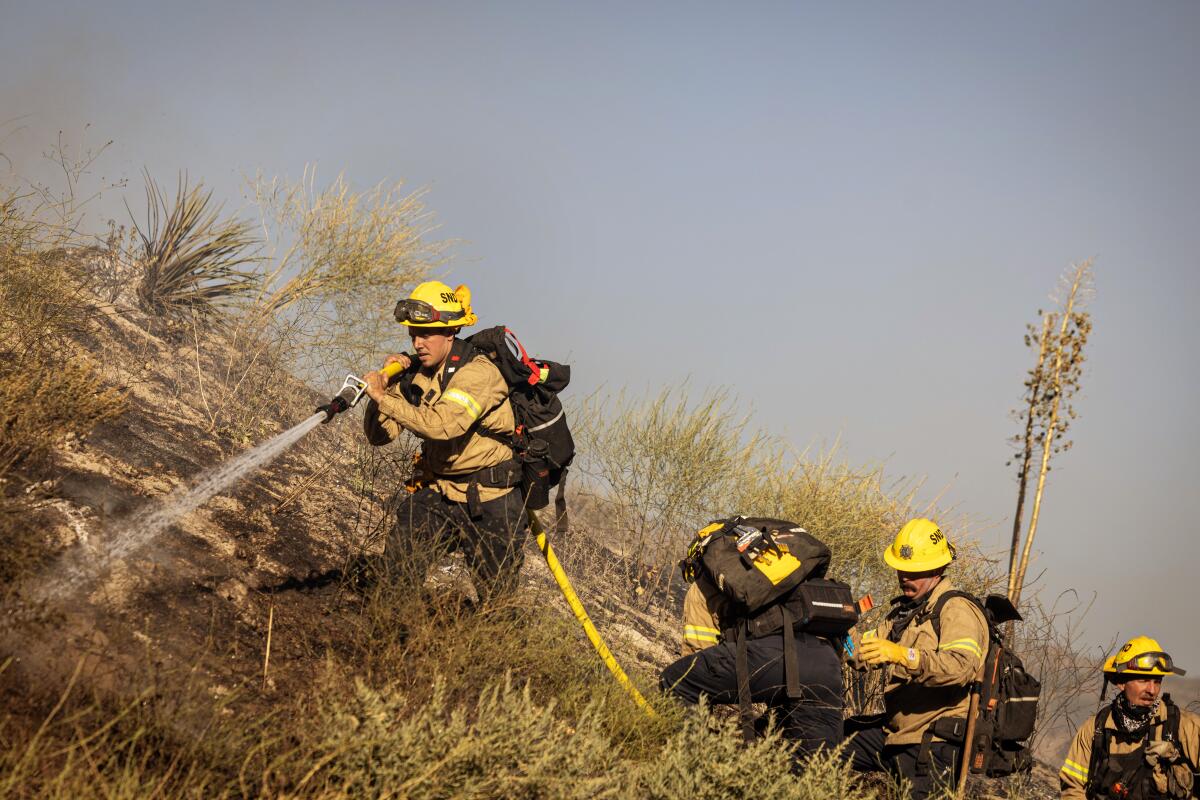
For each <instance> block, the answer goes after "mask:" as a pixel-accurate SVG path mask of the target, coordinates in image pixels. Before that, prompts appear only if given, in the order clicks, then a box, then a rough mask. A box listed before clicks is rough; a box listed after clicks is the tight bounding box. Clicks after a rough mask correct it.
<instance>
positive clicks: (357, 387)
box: [317, 363, 401, 424]
mask: <svg viewBox="0 0 1200 800" xmlns="http://www.w3.org/2000/svg"><path fill="white" fill-rule="evenodd" d="M379 371H380V372H382V373H383V374H384V375H386V376H387V377H388V378H391V377H393V376H395V375H396V374H397V373H399V372H400V371H401V369H400V365H399V364H396V363H391V364H387V365H386V366H384V367H383V369H381V370H379ZM366 393H367V382H366V381H364V380H363V379H362V378H358V377H355V376H354V375H347V376H346V380H345V381H343V382H342V388H341V390H340V391H339V392H338V393H337V394H336V395H334V397H333V399H332V400H330V401H329V402H328V403H326V404H325V405H323V406H317V411H321V412H324V414H325V419H323V420H321V422H322V424H324V423H326V422H329V420H331V419H333V418H334V417H336V416H337V415H338V414H341V413H342V412H343V411H347V410H349V409H351V408H354V407H355V406H356V405H358V401H359V400H362V398H363V395H364V394H366Z"/></svg>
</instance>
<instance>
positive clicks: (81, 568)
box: [35, 363, 400, 600]
mask: <svg viewBox="0 0 1200 800" xmlns="http://www.w3.org/2000/svg"><path fill="white" fill-rule="evenodd" d="M399 371H400V367H399V365H398V364H394V363H393V364H389V365H388V366H387V367H384V369H383V370H382V372H383V373H384V374H385V375H387V376H389V377H391V376H392V375H394V374H396V373H398V372H399ZM365 390H366V383H365V382H364V381H363V380H362V379H361V378H356V377H354V376H353V375H349V376H347V377H346V381H345V383H343V384H342V389H341V391H339V392H338V394H337V395H336V396H335V397H334V398H333V399H332V400H330V401H329V403H328V404H327V405H324V406H322V407H321V408H319V409H317V412H316V413H315V414H313V415H312V416H311V417H309V418H308V419H306V420H304V421H303V422H301V423H299V424H297V425H294V426H293V427H291V428H289V429H288V430H286V431H284V432H283V433H281V434H279V435H278V436H275V437H274V438H272V439H268V440H267V441H265V442H263V443H262V444H260V445H258V446H257V447H254V448H252V449H250V450H247V451H246V452H244V453H241V454H240V455H237V456H235V457H233V458H231V459H229V460H228V461H225V462H223V463H221V464H217V465H216V466H214V467H212V468H210V469H208V470H206V471H204V472H203V473H201V474H200V475H199V477H197V478H196V479H195V480H193V481H192V482H191V485H190V486H186V487H180V488H179V489H176V490H175V491H174V492H171V493H170V494H169V495H167V496H166V497H164V498H163V499H162V500H161V501H157V502H154V503H153V504H151V505H150V506H148V507H147V508H145V509H143V510H141V511H139V512H138V513H136V514H134V515H133V516H132V517H131V518H130V519H129V520H127V521H126V522H125V524H124V532H123V533H121V534H119V535H115V536H112V537H111V538H110V539H109V540H108V541H104V542H101V543H100V544H97V545H91V544H90V543H89V544H85V545H83V546H82V547H80V548H78V549H77V550H75V551H74V552H72V553H69V554H68V555H67V556H65V557H64V558H63V559H62V560H61V561H60V562H59V563H58V564H57V565H56V567H55V568H54V574H53V575H52V576H49V577H48V578H47V579H46V580H44V581H43V582H42V583H41V584H40V585H39V586H38V587H37V589H36V591H35V597H36V598H37V599H41V600H48V599H51V598H54V597H58V596H61V595H63V594H65V593H66V592H68V591H70V590H71V589H72V588H73V587H74V586H76V585H77V584H79V583H81V582H83V581H84V580H86V579H87V578H89V577H91V576H93V575H96V574H98V573H99V572H101V571H102V570H104V569H105V568H106V567H107V566H108V565H109V564H112V563H113V562H114V561H119V560H120V559H123V558H126V557H128V556H130V555H131V554H133V553H134V552H136V551H137V550H139V549H140V548H142V547H144V546H145V545H147V544H149V543H150V542H152V541H153V540H154V539H155V538H156V537H157V536H159V535H160V534H161V533H163V532H164V531H166V530H167V528H169V527H171V526H172V525H174V524H175V523H176V522H178V521H179V520H180V519H182V518H183V517H184V516H186V515H187V514H189V513H191V512H192V511H195V510H196V509H197V508H199V507H200V506H202V505H204V504H205V503H207V502H208V501H209V500H211V499H212V498H213V497H214V496H215V495H217V494H219V493H220V492H222V491H224V490H226V489H228V488H229V487H231V486H233V485H234V484H235V483H237V482H238V481H239V480H241V479H242V478H244V477H246V476H247V475H249V474H250V473H251V472H253V471H255V470H257V469H260V468H261V467H264V466H266V465H267V464H269V463H270V462H271V461H274V460H275V459H276V458H278V457H279V456H280V455H281V454H282V453H283V452H284V451H286V450H287V449H288V448H290V447H291V446H292V445H294V444H296V442H298V441H300V440H301V439H302V438H304V436H305V434H307V433H308V432H309V431H311V430H312V429H313V428H315V427H317V426H318V425H320V424H321V423H323V422H328V421H329V420H331V419H333V418H334V417H335V416H336V415H338V414H340V413H341V412H343V411H346V410H347V409H350V408H353V407H354V406H355V405H357V404H358V402H359V400H361V399H362V397H363V394H364V393H365Z"/></svg>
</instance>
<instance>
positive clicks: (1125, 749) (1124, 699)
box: [1058, 636, 1200, 800]
mask: <svg viewBox="0 0 1200 800" xmlns="http://www.w3.org/2000/svg"><path fill="white" fill-rule="evenodd" d="M1183 674H1184V670H1182V669H1180V668H1179V667H1177V666H1175V664H1174V662H1173V661H1172V660H1171V657H1170V656H1169V655H1167V654H1166V653H1165V652H1163V649H1162V646H1161V645H1160V644H1159V643H1158V642H1157V641H1155V640H1154V639H1151V638H1149V637H1148V636H1137V637H1135V638H1133V639H1130V640H1129V641H1128V642H1126V643H1125V645H1124V646H1123V647H1122V648H1121V649H1120V650H1118V651H1117V652H1116V654H1115V655H1112V656H1109V658H1108V660H1107V661H1105V662H1104V688H1105V689H1107V688H1108V684H1109V683H1113V684H1115V685H1116V686H1117V689H1118V690H1119V691H1118V692H1117V695H1116V697H1114V698H1113V701H1112V703H1110V704H1109V705H1108V706H1106V707H1105V708H1104V709H1102V710H1101V711H1100V713H1099V714H1097V715H1095V716H1094V717H1092V718H1091V719H1089V720H1088V721H1087V722H1085V723H1084V724H1083V725H1081V726H1079V731H1078V733H1076V735H1075V740H1074V741H1073V742H1072V743H1071V749H1070V750H1069V751H1068V752H1067V757H1066V759H1065V760H1064V761H1063V765H1062V769H1060V770H1059V772H1058V778H1059V782H1060V784H1061V786H1062V795H1061V796H1062V797H1063V798H1064V800H1084V798H1087V799H1088V800H1093V798H1128V800H1146V799H1147V798H1186V797H1197V796H1200V793H1198V787H1197V786H1196V765H1197V764H1200V717H1197V716H1196V715H1195V714H1192V713H1190V712H1188V711H1184V710H1182V709H1180V708H1179V706H1177V705H1175V704H1174V703H1172V702H1171V696H1170V695H1168V694H1163V693H1162V681H1163V678H1165V677H1166V676H1168V675H1183Z"/></svg>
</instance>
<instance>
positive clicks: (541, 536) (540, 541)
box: [529, 511, 655, 717]
mask: <svg viewBox="0 0 1200 800" xmlns="http://www.w3.org/2000/svg"><path fill="white" fill-rule="evenodd" d="M529 527H530V529H531V530H532V531H533V534H534V536H536V537H537V546H538V549H539V550H541V551H542V555H543V556H545V557H546V565H547V566H549V567H550V574H552V575H553V576H554V580H555V581H556V582H557V583H558V588H559V589H561V590H562V593H563V597H565V598H566V599H567V604H568V605H570V606H571V610H572V611H574V612H575V619H577V620H579V624H580V625H582V626H583V631H584V633H586V634H587V637H588V641H589V642H591V643H592V647H594V648H596V652H597V653H599V654H600V658H601V659H602V660H603V661H604V665H605V666H606V667H608V671H609V672H611V673H612V674H613V677H614V678H616V679H617V683H619V684H621V686H622V687H623V688H624V689H625V691H626V692H628V693H629V696H630V697H632V698H633V702H635V703H637V704H638V706H640V707H641V708H642V709H643V710H644V711H645V712H646V713H647V714H649V715H650V716H652V717H653V716H655V713H654V709H653V708H651V707H650V704H649V703H647V702H646V698H644V697H642V693H641V692H639V691H638V690H637V687H636V686H634V685H633V682H632V681H631V680H629V676H628V675H626V674H625V670H623V669H621V665H620V664H618V663H617V659H616V658H614V657H613V654H612V651H611V650H609V649H608V645H606V644H605V643H604V640H603V639H601V638H600V632H599V631H597V630H596V626H595V625H593V624H592V620H591V618H590V617H589V616H588V613H587V611H586V610H584V608H583V603H581V602H580V601H579V595H577V594H575V590H574V589H573V588H571V581H569V580H568V579H567V573H566V572H563V568H562V564H560V563H558V556H556V555H554V549H553V548H552V547H550V540H549V539H548V538H546V531H545V530H543V529H542V524H541V522H539V521H538V518H537V514H534V513H533V512H532V511H530V512H529Z"/></svg>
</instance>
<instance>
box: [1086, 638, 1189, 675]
mask: <svg viewBox="0 0 1200 800" xmlns="http://www.w3.org/2000/svg"><path fill="white" fill-rule="evenodd" d="M1104 673H1105V674H1106V675H1109V676H1112V677H1121V676H1125V675H1186V674H1187V670H1185V669H1180V668H1179V667H1177V666H1175V662H1173V661H1171V657H1170V656H1169V655H1167V654H1166V653H1164V652H1163V649H1162V645H1160V644H1159V643H1158V640H1157V639H1151V638H1150V637H1149V636H1135V637H1133V638H1132V639H1130V640H1129V641H1128V642H1126V643H1125V644H1123V645H1122V646H1121V649H1120V650H1118V651H1117V652H1116V653H1115V654H1113V655H1111V656H1109V657H1108V660H1107V661H1105V662H1104Z"/></svg>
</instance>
